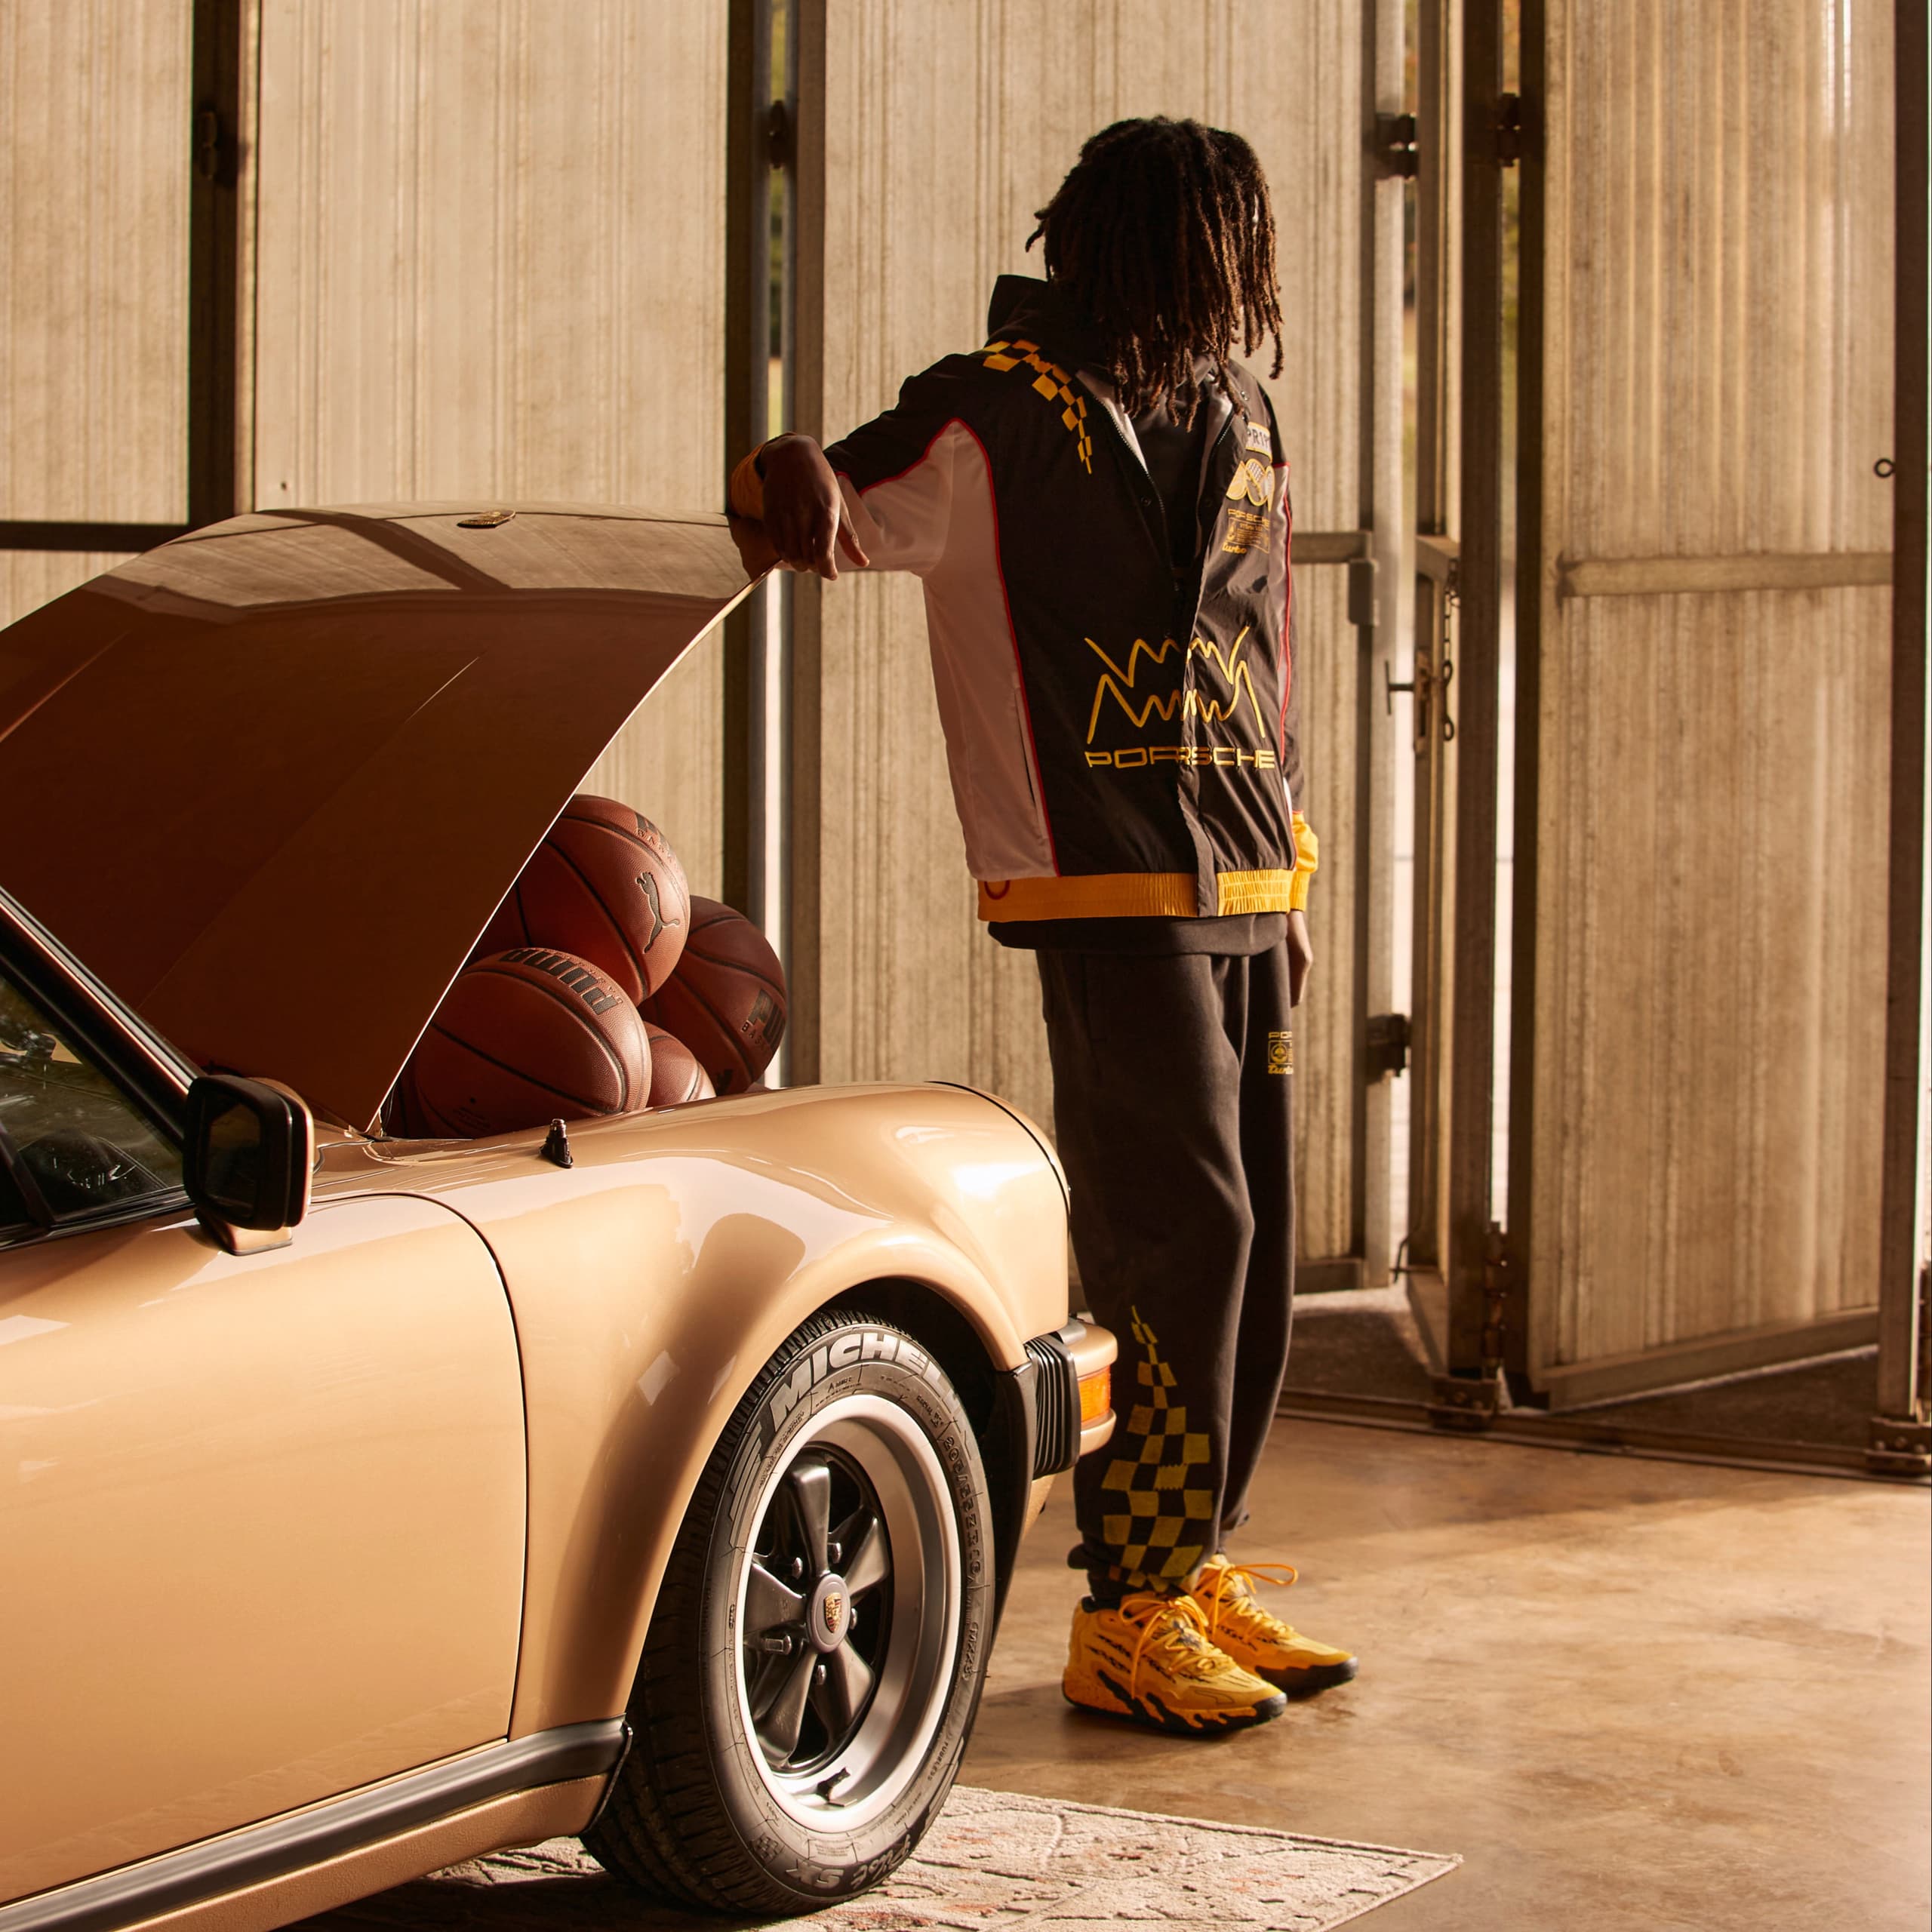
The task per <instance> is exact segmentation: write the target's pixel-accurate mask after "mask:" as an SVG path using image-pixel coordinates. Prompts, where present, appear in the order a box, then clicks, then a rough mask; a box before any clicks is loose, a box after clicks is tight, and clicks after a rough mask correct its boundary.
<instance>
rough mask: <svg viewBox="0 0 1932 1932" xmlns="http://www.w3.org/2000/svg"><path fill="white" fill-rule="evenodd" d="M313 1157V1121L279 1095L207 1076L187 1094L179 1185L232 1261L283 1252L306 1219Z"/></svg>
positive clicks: (276, 1090)
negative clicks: (264, 1252) (278, 1249)
mask: <svg viewBox="0 0 1932 1932" xmlns="http://www.w3.org/2000/svg"><path fill="white" fill-rule="evenodd" d="M314 1160H315V1120H314V1118H313V1117H312V1115H310V1113H309V1109H307V1108H306V1106H303V1103H302V1102H301V1101H300V1100H298V1099H297V1097H295V1095H294V1094H291V1093H290V1092H288V1091H287V1089H286V1088H281V1087H278V1086H272V1085H270V1084H269V1083H268V1082H267V1081H263V1080H241V1079H237V1078H235V1077H234V1076H233V1075H229V1074H225V1073H211V1074H206V1075H203V1076H202V1078H200V1079H199V1080H197V1081H195V1083H194V1084H193V1085H192V1086H191V1087H190V1088H189V1089H188V1125H187V1137H186V1144H185V1146H183V1149H182V1161H181V1166H182V1178H183V1182H184V1183H185V1184H186V1187H187V1189H188V1198H189V1200H190V1201H192V1202H193V1203H194V1204H195V1213H196V1214H198V1215H199V1216H200V1217H201V1221H202V1226H203V1227H205V1228H206V1229H208V1232H209V1233H210V1234H211V1235H214V1238H215V1239H216V1240H217V1241H220V1243H221V1244H222V1246H223V1247H225V1248H226V1249H227V1250H228V1251H229V1253H230V1254H253V1253H255V1252H256V1251H258V1250H260V1249H263V1248H267V1247H284V1246H285V1245H286V1244H288V1240H289V1238H290V1235H291V1230H292V1229H294V1227H295V1226H296V1225H297V1223H299V1222H300V1220H301V1219H302V1217H303V1215H304V1214H307V1212H308V1211H309V1179H310V1176H311V1174H312V1171H313V1164H314Z"/></svg>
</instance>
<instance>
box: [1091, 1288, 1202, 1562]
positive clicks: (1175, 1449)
mask: <svg viewBox="0 0 1932 1932" xmlns="http://www.w3.org/2000/svg"><path fill="white" fill-rule="evenodd" d="M1131 1330H1132V1334H1133V1339H1134V1343H1136V1345H1137V1346H1138V1348H1139V1349H1140V1359H1139V1360H1138V1361H1136V1362H1135V1364H1134V1380H1135V1383H1136V1384H1137V1387H1136V1389H1135V1394H1136V1395H1137V1398H1138V1399H1137V1401H1135V1403H1134V1407H1132V1409H1131V1410H1130V1411H1128V1417H1127V1420H1126V1426H1124V1428H1123V1429H1121V1431H1120V1432H1118V1434H1117V1435H1115V1438H1114V1449H1115V1454H1114V1455H1113V1457H1112V1460H1110V1461H1109V1463H1108V1464H1107V1469H1106V1475H1104V1476H1103V1478H1101V1482H1100V1487H1101V1489H1102V1491H1103V1492H1104V1493H1105V1494H1106V1496H1107V1497H1108V1498H1109V1500H1110V1501H1111V1500H1112V1498H1113V1497H1115V1496H1118V1497H1119V1499H1120V1503H1121V1507H1120V1508H1118V1509H1110V1510H1109V1512H1108V1513H1107V1514H1106V1515H1104V1516H1103V1518H1101V1523H1100V1533H1101V1534H1102V1536H1103V1537H1105V1538H1106V1543H1107V1547H1108V1548H1109V1550H1111V1551H1112V1552H1115V1558H1116V1563H1115V1567H1116V1568H1117V1570H1118V1574H1119V1577H1120V1580H1121V1582H1122V1583H1125V1584H1127V1585H1128V1586H1129V1587H1131V1588H1137V1587H1144V1586H1146V1585H1148V1584H1149V1583H1155V1584H1158V1583H1178V1582H1180V1580H1182V1579H1183V1577H1187V1576H1189V1575H1190V1574H1192V1572H1193V1571H1195V1569H1196V1568H1197V1567H1198V1566H1199V1564H1200V1562H1201V1558H1203V1557H1204V1556H1205V1555H1207V1546H1206V1544H1205V1543H1204V1542H1203V1541H1201V1537H1202V1534H1203V1532H1202V1531H1201V1528H1200V1527H1194V1526H1198V1525H1201V1524H1205V1523H1207V1521H1208V1518H1209V1517H1210V1516H1211V1515H1212V1513H1213V1511H1214V1492H1213V1491H1211V1490H1208V1489H1201V1488H1190V1487H1189V1486H1188V1484H1189V1479H1190V1472H1192V1471H1195V1470H1199V1471H1201V1472H1203V1473H1205V1472H1206V1470H1207V1463H1208V1460H1209V1458H1208V1451H1207V1436H1206V1435H1205V1434H1204V1433H1203V1432H1199V1431H1196V1432H1193V1433H1191V1434H1190V1433H1189V1429H1188V1426H1187V1408H1186V1404H1184V1403H1181V1402H1177V1401H1175V1400H1174V1371H1173V1370H1172V1369H1171V1368H1170V1367H1168V1364H1166V1363H1165V1362H1164V1361H1162V1360H1161V1354H1160V1349H1159V1346H1158V1340H1157V1338H1156V1337H1155V1334H1154V1331H1153V1330H1152V1329H1151V1328H1149V1327H1148V1326H1147V1324H1146V1323H1145V1322H1144V1321H1142V1320H1141V1318H1140V1310H1139V1309H1134V1311H1133V1319H1132V1323H1131ZM1184 1537H1186V1538H1190V1539H1191V1540H1186V1541H1183V1538H1184Z"/></svg>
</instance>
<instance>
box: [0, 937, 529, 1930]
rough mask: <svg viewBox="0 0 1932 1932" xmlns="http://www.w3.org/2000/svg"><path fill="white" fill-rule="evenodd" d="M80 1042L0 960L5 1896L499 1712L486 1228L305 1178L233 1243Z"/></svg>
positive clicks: (516, 1579) (135, 1852)
mask: <svg viewBox="0 0 1932 1932" xmlns="http://www.w3.org/2000/svg"><path fill="white" fill-rule="evenodd" d="M66 1011H67V1013H68V1014H69V1015H71V1014H72V1011H73V1009H72V1007H71V1005H70V1006H69V1007H68V1008H67V1009H66ZM94 1017H95V1019H96V1020H98V1018H99V1016H98V1015H95V1016H94ZM91 1037H94V1035H92V1033H91V1032H90V1030H89V1029H88V1028H87V1027H85V1026H83V1027H76V1026H73V1025H72V1024H71V1023H69V1021H68V1020H67V1019H65V1018H63V1017H61V1016H60V1015H57V1014H56V1012H55V1011H53V1010H52V1008H51V1005H50V1004H49V1002H48V1001H47V999H46V998H45V997H44V995H43V996H35V997H30V996H29V995H28V994H27V993H26V992H24V991H23V989H22V988H21V987H20V986H16V985H14V984H13V983H9V981H8V980H7V978H6V977H5V976H4V974H0V1128H5V1133H4V1134H0V1900H7V1899H10V1898H16V1897H20V1896H22V1895H23V1894H28V1893H32V1892H35V1891H37V1890H43V1889H45V1888H46V1887H50V1886H54V1885H57V1884H63V1883H65V1882H66V1881H70V1880H72V1879H75V1878H81V1877H83V1876H85V1875H89V1874H91V1873H94V1872H100V1871H103V1870H106V1869H109V1868H112V1867H113V1866H120V1865H124V1864H126V1863H130V1862H131V1861H133V1860H138V1859H140V1858H143V1857H147V1856H149V1855H151V1854H155V1853H157V1852H160V1851H163V1850H168V1849H170V1848H171V1847H176V1846H178V1845H181V1844H186V1843H189V1842H191V1841H194V1840H196V1839H199V1838H205V1837H208V1836H209V1835H211V1834H214V1833H217V1832H223V1831H226V1830H228V1829H232V1828H233V1827H235V1826H240V1825H244V1824H246V1823H251V1822H253V1821H254V1820H260V1819H262V1818H265V1817H272V1816H273V1815H274V1814H277V1813H279V1812H283V1811H286V1810H289V1809H291V1807H297V1806H300V1805H304V1804H311V1803H312V1802H314V1801H317V1800H319V1799H322V1798H328V1797H330V1796H331V1795H334V1794H337V1793H338V1792H344V1791H346V1790H349V1789H352V1788H354V1787H355V1786H358V1785H363V1784H367V1783H370V1782H371V1781H372V1780H377V1779H380V1778H383V1777H387V1776H389V1775H391V1774H395V1773H397V1772H400V1771H403V1770H408V1769H411V1768H412V1767H416V1766H418V1765H420V1764H425V1763H427V1762H429V1761H433V1760H435V1759H437V1758H442V1757H446V1756H448V1755H451V1754H452V1753H454V1752H460V1751H462V1750H463V1749H466V1748H467V1747H469V1746H475V1745H478V1744H481V1743H487V1742H488V1741H489V1740H492V1739H494V1738H498V1737H502V1736H503V1734H504V1731H505V1729H506V1724H507V1721H508V1718H509V1708H510V1699H511V1693H512V1686H513V1681H514V1678H515V1666H516V1656H517V1641H518V1618H519V1606H520V1601H521V1586H522V1572H523V1557H524V1531H525V1463H524V1434H523V1411H522V1398H521V1384H520V1379H519V1374H518V1358H517V1352H516V1346H515V1334H514V1332H513V1330H512V1325H511V1321H510V1317H509V1310H508V1306H507V1304H506V1298H505V1296H504V1293H503V1284H502V1282H501V1281H500V1278H499V1277H498V1275H497V1272H496V1269H495V1266H494V1263H493V1261H492V1260H491V1257H490V1254H489V1252H488V1250H487V1248H485V1246H484V1245H483V1244H482V1242H481V1240H480V1239H479V1238H478V1237H477V1235H475V1232H474V1231H473V1230H472V1229H470V1228H469V1226H467V1225H466V1223H463V1221H462V1220H460V1219H459V1218H458V1217H457V1216H456V1215H454V1214H452V1213H451V1212H450V1211H448V1210H447V1209H446V1208H444V1207H441V1206H440V1205H438V1204H436V1203H435V1202H433V1201H429V1200H426V1199H423V1198H414V1197H410V1196H397V1195H389V1196H385V1197H383V1198H368V1197H361V1198H347V1199H337V1200H330V1199H328V1198H326V1189H324V1190H323V1192H322V1194H321V1195H320V1196H319V1197H318V1200H317V1202H316V1204H315V1207H314V1208H313V1210H312V1212H311V1214H309V1217H308V1218H307V1219H306V1220H304V1221H303V1223H302V1224H301V1226H299V1227H298V1228H297V1229H296V1230H295V1232H294V1240H293V1241H292V1242H291V1244H289V1245H288V1246H286V1247H281V1248H279V1249H275V1250H272V1251H268V1252H263V1253H257V1254H240V1255H238V1254H229V1253H227V1252H226V1251H224V1250H223V1248H222V1247H220V1246H218V1245H217V1244H215V1243H214V1241H211V1239H210V1238H208V1235H206V1234H205V1233H204V1232H202V1229H201V1228H200V1227H199V1226H198V1225H197V1223H195V1220H194V1218H193V1217H192V1214H191V1213H190V1212H189V1210H188V1209H187V1207H186V1203H185V1197H184V1196H183V1194H182V1192H181V1190H180V1160H179V1153H178V1149H177V1146H175V1145H174V1144H173V1143H172V1140H171V1136H170V1134H169V1133H168V1130H167V1128H166V1126H165V1123H164V1122H162V1121H159V1120H158V1118H156V1117H155V1114H154V1111H153V1109H152V1107H151V1106H150V1107H149V1108H148V1109H146V1111H145V1112H144V1111H143V1108H142V1107H139V1106H136V1105H135V1104H134V1101H133V1100H132V1099H131V1097H130V1090H129V1089H128V1088H125V1087H123V1086H122V1085H119V1084H117V1081H116V1079H115V1078H114V1077H112V1075H110V1073H109V1072H108V1071H107V1070H106V1069H105V1068H104V1066H103V1065H102V1064H101V1063H100V1061H99V1059H98V1057H97V1056H96V1055H95V1054H94V1053H93V1052H92V1051H91V1050H90V1048H89V1047H88V1045H87V1044H85V1041H86V1040H87V1039H88V1038H91Z"/></svg>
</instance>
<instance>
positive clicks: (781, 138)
mask: <svg viewBox="0 0 1932 1932" xmlns="http://www.w3.org/2000/svg"><path fill="white" fill-rule="evenodd" d="M793 152H794V143H793V140H792V110H791V109H789V107H787V106H786V104H785V103H784V102H783V101H782V100H774V102H773V103H771V106H769V107H768V108H767V109H765V112H764V158H765V159H766V160H767V161H768V162H769V163H770V164H771V166H772V167H774V168H789V167H790V166H791V165H792V157H793Z"/></svg>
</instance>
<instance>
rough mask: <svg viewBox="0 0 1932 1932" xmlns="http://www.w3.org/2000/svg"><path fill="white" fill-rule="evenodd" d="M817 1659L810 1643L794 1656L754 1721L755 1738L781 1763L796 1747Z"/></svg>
mask: <svg viewBox="0 0 1932 1932" xmlns="http://www.w3.org/2000/svg"><path fill="white" fill-rule="evenodd" d="M818 1661H819V1660H818V1658H817V1655H816V1654H814V1651H813V1650H812V1648H811V1645H810V1644H808V1645H806V1647H805V1648H804V1651H802V1652H801V1654H800V1655H799V1656H798V1657H797V1658H795V1660H793V1662H792V1667H791V1672H790V1674H789V1675H788V1676H786V1677H785V1678H783V1679H782V1680H781V1681H780V1685H779V1689H778V1694H777V1696H776V1697H774V1698H773V1699H772V1700H771V1704H770V1705H769V1706H768V1708H767V1709H766V1712H765V1714H764V1717H763V1718H762V1719H761V1720H760V1721H759V1722H758V1741H759V1743H761V1744H762V1745H763V1746H764V1748H765V1752H766V1755H768V1756H769V1757H772V1758H775V1759H776V1761H777V1762H778V1763H780V1764H783V1762H784V1761H785V1760H786V1758H789V1757H790V1756H791V1755H792V1752H794V1751H795V1750H797V1749H798V1733H799V1731H800V1730H801V1728H802V1727H804V1721H805V1703H806V1700H808V1698H809V1697H811V1690H812V1676H813V1673H814V1671H815V1670H816V1669H817V1666H818Z"/></svg>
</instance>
